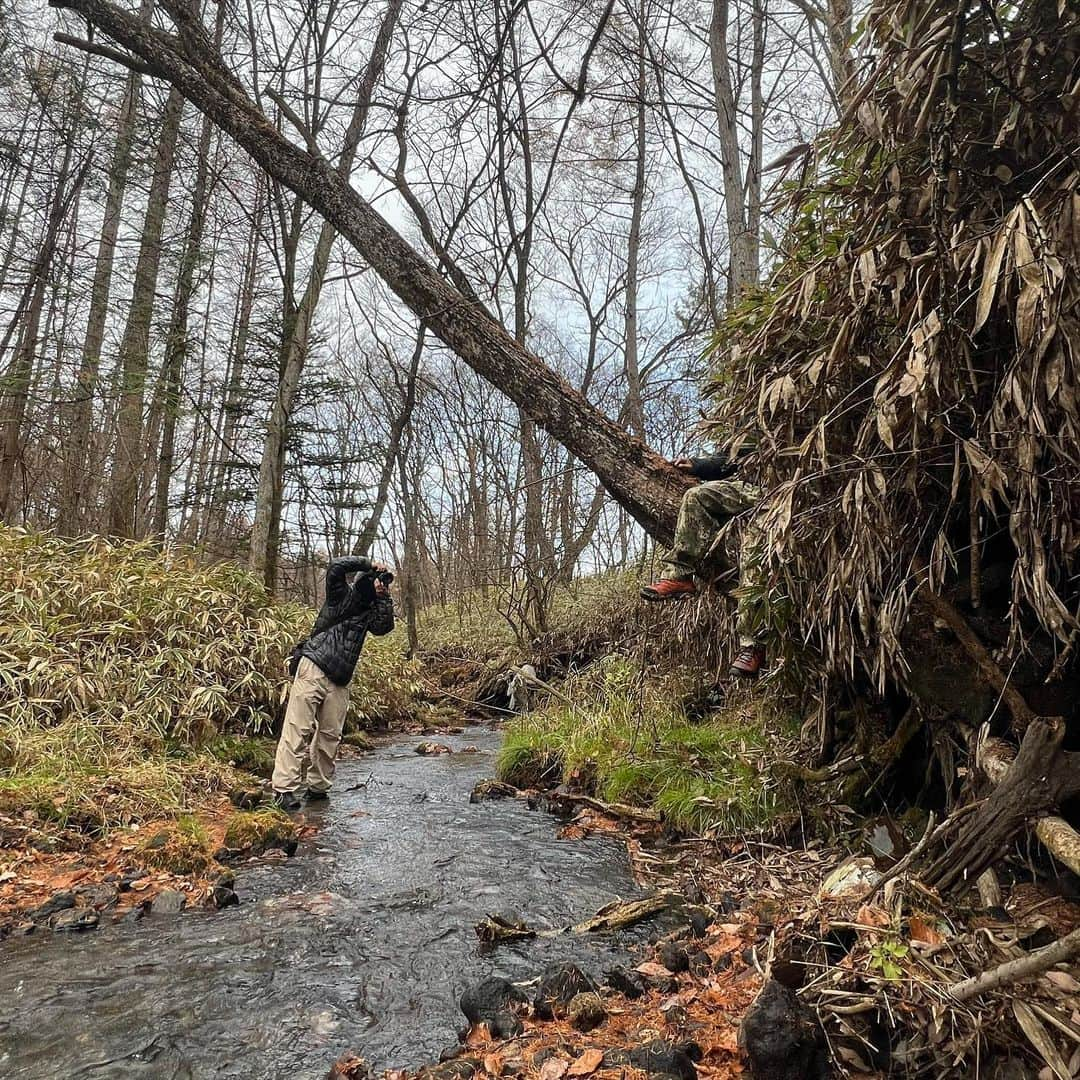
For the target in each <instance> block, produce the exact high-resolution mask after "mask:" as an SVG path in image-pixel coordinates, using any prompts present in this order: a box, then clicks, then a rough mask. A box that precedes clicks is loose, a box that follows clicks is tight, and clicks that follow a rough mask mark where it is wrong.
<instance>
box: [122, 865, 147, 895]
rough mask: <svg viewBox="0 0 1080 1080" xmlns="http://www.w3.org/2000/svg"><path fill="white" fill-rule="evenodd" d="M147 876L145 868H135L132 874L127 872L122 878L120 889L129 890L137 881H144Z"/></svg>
mask: <svg viewBox="0 0 1080 1080" xmlns="http://www.w3.org/2000/svg"><path fill="white" fill-rule="evenodd" d="M144 877H146V871H145V870H133V871H132V872H131V873H130V874H125V875H124V876H123V877H122V878H121V879H120V891H121V892H127V891H128V889H130V888H131V886H132V885H134V884H135V882H136V881H142V879H143V878H144Z"/></svg>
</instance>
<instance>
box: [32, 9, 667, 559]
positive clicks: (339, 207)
mask: <svg viewBox="0 0 1080 1080" xmlns="http://www.w3.org/2000/svg"><path fill="white" fill-rule="evenodd" d="M50 3H51V4H52V6H54V7H59V8H66V9H69V10H72V11H75V12H78V14H80V15H81V16H82V17H83V18H84V19H86V21H87V22H88V23H89V24H90V25H91V26H93V27H95V28H96V29H97V30H98V31H100V33H101V34H103V35H105V36H106V37H107V38H109V39H111V40H112V41H114V42H116V43H117V44H118V45H120V46H121V47H122V49H124V50H127V52H126V53H125V52H123V51H121V50H118V49H114V48H111V47H109V46H104V45H101V44H99V43H97V42H91V41H84V42H78V41H75V40H73V39H72V38H70V37H67V36H65V35H60V37H61V39H62V40H64V41H66V42H67V43H68V44H72V45H76V46H77V47H79V48H82V49H84V50H85V51H88V52H91V53H94V54H96V55H101V56H106V57H108V58H109V59H112V60H114V61H116V62H117V63H120V64H122V65H124V66H126V67H128V68H131V69H132V70H135V71H141V72H143V73H144V74H147V75H151V76H153V77H156V78H160V79H164V80H166V81H167V82H169V83H170V84H171V85H172V86H174V87H176V88H177V89H178V90H179V91H180V92H181V93H182V94H183V95H184V97H186V98H187V99H188V100H189V101H191V102H192V103H193V104H194V105H195V106H196V107H197V108H198V109H199V110H200V111H201V112H202V113H203V114H204V115H206V116H207V117H209V119H210V120H211V121H212V122H213V123H214V124H216V125H217V126H218V127H219V128H220V129H221V130H222V131H224V132H226V133H227V134H228V135H230V136H231V137H232V138H233V139H234V140H235V141H236V142H237V143H238V144H239V145H240V146H242V147H243V148H244V149H245V150H246V151H247V152H248V153H249V154H250V155H251V156H252V157H253V158H254V159H255V161H256V162H258V164H259V165H260V166H261V167H262V168H263V169H265V170H266V172H267V173H268V174H269V175H270V176H272V177H274V178H275V179H276V180H278V181H279V182H280V183H282V184H284V185H285V186H286V187H288V188H290V189H291V190H292V191H294V192H295V193H296V194H297V195H299V196H300V197H301V198H302V199H304V201H305V202H307V203H308V204H309V205H310V206H311V207H312V208H313V209H315V210H316V211H317V212H318V213H319V214H321V215H322V217H323V218H325V220H326V221H328V222H329V223H330V224H332V225H333V226H334V227H335V228H336V229H337V230H338V231H339V232H340V233H341V234H342V236H344V237H345V238H346V239H347V240H348V241H349V243H350V244H351V245H352V246H353V247H354V248H355V249H356V250H357V252H359V253H360V255H361V256H363V258H364V259H365V260H366V261H367V262H368V264H369V265H370V266H371V268H372V269H373V270H374V271H375V272H376V273H377V274H378V275H379V276H380V277H381V278H382V279H383V280H384V281H385V282H386V284H387V285H388V286H389V287H390V289H392V290H393V292H394V293H395V294H396V295H397V296H398V297H399V298H400V299H401V300H402V301H403V302H404V303H405V304H406V305H407V306H408V307H409V308H410V309H411V310H412V311H413V312H414V313H415V314H416V316H417V317H418V318H419V319H420V320H421V321H422V322H423V323H424V325H426V326H427V327H428V328H430V330H431V331H432V332H433V333H434V334H435V335H436V336H437V337H438V338H439V339H440V340H441V341H443V342H444V343H445V344H446V345H447V346H449V347H450V348H451V349H453V351H454V352H455V353H456V354H457V355H458V356H459V357H460V358H461V359H462V360H463V361H465V363H466V364H468V365H469V366H470V367H471V368H472V369H473V370H474V371H476V372H477V373H478V374H479V375H481V376H482V377H483V378H485V379H487V380H488V381H489V382H490V383H492V385H494V386H496V387H498V389H499V390H501V391H502V392H503V393H504V394H506V396H507V397H509V398H510V399H511V400H512V401H513V402H515V403H516V404H517V405H518V406H519V407H520V408H521V409H522V411H523V412H524V413H525V415H526V416H527V417H529V419H531V420H533V421H535V422H536V423H537V424H538V425H539V426H540V427H542V428H544V429H545V430H546V431H547V432H548V433H549V434H551V436H552V437H553V438H555V439H557V440H558V441H559V442H560V443H562V445H563V446H565V447H566V448H567V449H568V450H569V451H570V452H571V453H572V454H574V456H575V457H577V458H579V459H580V460H581V461H582V462H583V463H584V464H585V465H586V466H588V468H589V469H591V470H592V471H593V472H594V473H595V474H596V476H597V478H598V479H599V480H600V482H601V483H602V484H603V485H604V487H605V488H606V489H607V491H608V492H609V493H610V494H611V496H612V497H613V498H614V499H615V500H616V501H618V502H619V503H620V504H621V505H622V506H624V507H625V508H626V510H627V511H628V512H629V513H630V514H631V515H632V516H633V517H634V518H635V520H637V521H638V523H639V524H640V525H641V526H642V527H643V528H644V529H645V530H646V532H648V533H649V534H650V535H651V536H653V537H655V538H656V539H658V540H661V541H665V542H666V541H669V540H670V539H671V537H672V534H673V531H674V526H675V519H676V516H677V514H678V507H679V501H680V499H681V497H682V494H683V492H684V491H685V490H686V487H687V480H686V478H685V477H683V476H682V475H681V474H680V473H679V472H678V471H677V470H676V469H675V468H674V467H673V466H671V465H670V464H669V463H668V462H666V461H665V460H664V459H663V458H662V457H660V456H659V455H658V454H656V453H655V452H654V451H652V450H650V449H649V447H647V446H646V445H645V443H644V442H643V441H642V440H641V439H639V438H637V437H635V436H632V435H630V434H628V433H627V432H626V431H624V430H623V429H622V428H621V427H620V426H619V425H618V424H616V423H615V422H614V421H613V420H611V419H610V418H609V417H608V416H606V415H604V414H603V413H602V412H600V410H599V409H597V408H596V407H595V406H593V405H592V404H591V403H590V402H588V401H587V400H586V398H585V397H584V396H583V395H582V394H580V393H579V392H578V391H576V390H575V389H573V387H571V386H570V384H569V383H567V382H566V381H565V380H564V379H562V378H560V377H559V376H558V375H557V374H555V372H553V371H552V370H551V369H550V368H548V367H547V366H546V365H545V364H544V363H543V362H542V361H541V360H539V359H538V358H537V357H536V356H534V355H533V354H532V353H530V352H529V351H528V350H527V349H525V348H524V347H523V346H522V345H520V344H519V343H518V342H516V341H515V340H514V338H513V336H512V335H511V334H509V333H507V332H506V330H505V329H504V328H503V327H502V326H501V325H499V324H498V323H497V322H495V321H494V320H493V319H492V318H491V317H490V316H489V315H488V314H487V313H486V312H485V311H484V310H483V308H482V307H480V306H478V305H477V304H476V303H475V302H473V301H472V300H470V299H469V298H468V297H467V296H465V295H464V294H463V293H462V292H461V291H460V290H458V289H456V288H455V287H454V286H453V285H451V284H450V283H449V282H447V281H446V280H445V279H444V278H443V277H442V276H440V274H439V273H438V271H436V270H435V268H434V267H433V266H431V265H430V263H428V262H427V261H426V260H425V259H424V258H422V257H421V256H420V255H419V254H418V253H417V252H416V251H415V250H414V249H413V248H412V247H411V245H409V244H408V243H407V242H406V241H405V240H404V239H403V238H402V237H401V236H400V234H398V233H397V232H396V231H395V230H394V229H393V228H392V227H391V226H390V225H389V224H388V223H387V221H386V220H385V219H384V218H382V217H381V216H380V215H379V214H378V213H377V212H376V211H375V210H374V208H373V207H372V206H371V205H370V203H368V202H367V201H366V200H365V199H364V198H363V196H361V195H360V194H359V193H358V192H357V191H356V190H355V189H354V188H353V187H352V186H351V185H350V184H349V181H348V179H347V178H346V177H343V176H341V175H340V174H339V173H338V172H337V171H336V170H335V169H334V168H333V167H332V166H331V164H330V163H329V162H328V161H327V160H326V159H325V158H323V157H322V156H321V155H320V154H318V153H317V152H316V151H313V150H310V149H302V148H300V147H299V146H296V145H294V144H293V143H291V142H290V141H289V140H288V139H287V138H285V136H284V135H283V134H282V133H281V132H280V131H278V130H277V129H276V128H275V126H274V125H273V124H272V123H271V122H270V121H269V120H268V119H267V118H266V116H265V115H264V114H263V113H262V111H261V110H260V109H259V108H258V107H257V106H256V105H255V104H254V103H253V102H252V100H251V98H250V97H249V95H248V93H247V91H246V90H245V88H244V87H243V85H242V84H241V83H240V81H239V79H238V78H237V77H236V76H235V75H234V74H233V73H232V72H231V71H230V70H229V69H228V68H227V67H226V66H225V65H224V63H223V62H222V60H221V56H220V53H219V52H218V51H217V50H216V49H215V48H214V46H213V44H212V42H211V41H210V39H209V36H208V35H207V33H206V30H205V27H204V26H203V24H202V23H201V21H200V20H199V17H198V15H197V13H196V12H195V10H194V9H193V8H191V7H189V6H188V5H187V4H186V3H185V0H163V2H162V7H163V8H164V10H165V11H166V12H167V13H168V15H169V17H170V19H171V20H172V23H173V25H174V27H175V28H176V31H177V33H176V34H175V35H174V34H170V33H167V32H165V31H163V30H160V29H157V28H156V27H153V26H151V25H149V23H147V22H142V21H140V20H139V19H138V18H137V17H136V16H135V15H134V14H132V13H130V12H128V11H125V10H124V9H123V8H121V7H119V6H118V5H116V4H114V3H111V2H109V0H50Z"/></svg>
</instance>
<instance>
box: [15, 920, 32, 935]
mask: <svg viewBox="0 0 1080 1080" xmlns="http://www.w3.org/2000/svg"><path fill="white" fill-rule="evenodd" d="M36 929H37V926H36V925H35V924H34V923H32V922H21V923H16V924H15V926H14V927H13V928H12V931H11V932H12V933H13V934H16V935H18V936H19V937H27V936H28V935H29V934H32V933H33V932H34V931H35V930H36Z"/></svg>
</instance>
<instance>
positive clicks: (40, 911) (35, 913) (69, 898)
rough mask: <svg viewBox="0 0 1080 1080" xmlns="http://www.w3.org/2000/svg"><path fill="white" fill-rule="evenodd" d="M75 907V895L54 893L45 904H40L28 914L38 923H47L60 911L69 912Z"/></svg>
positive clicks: (64, 892)
mask: <svg viewBox="0 0 1080 1080" xmlns="http://www.w3.org/2000/svg"><path fill="white" fill-rule="evenodd" d="M74 906H75V894H74V893H73V892H68V891H67V890H63V891H61V892H56V893H53V894H52V896H50V897H49V899H48V900H46V901H45V903H44V904H39V905H38V906H37V907H36V908H34V909H33V910H32V911H29V912H27V914H28V915H29V917H30V918H31V919H32V920H33V921H34V922H36V923H39V922H45V921H46V920H47V919H48V918H49V917H50V916H52V915H55V914H56V913H57V912H58V911H67V910H68V909H69V908H73V907H74Z"/></svg>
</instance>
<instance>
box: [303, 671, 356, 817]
mask: <svg viewBox="0 0 1080 1080" xmlns="http://www.w3.org/2000/svg"><path fill="white" fill-rule="evenodd" d="M326 684H327V688H326V696H325V697H324V698H323V701H322V705H321V706H320V708H319V716H318V719H317V721H316V724H315V735H314V737H313V738H312V740H311V746H310V748H309V751H308V753H309V763H308V771H307V788H308V795H309V797H310V796H314V797H316V798H319V797H325V796H326V794H327V792H329V790H330V788H331V786H332V785H333V783H334V769H335V763H334V759H335V758H336V757H337V752H338V747H339V746H340V745H341V733H342V731H343V730H344V728H345V716H346V714H347V713H348V711H349V688H348V687H347V686H337V685H336V684H334V683H332V682H331V681H330V680H329V679H327V680H326Z"/></svg>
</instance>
